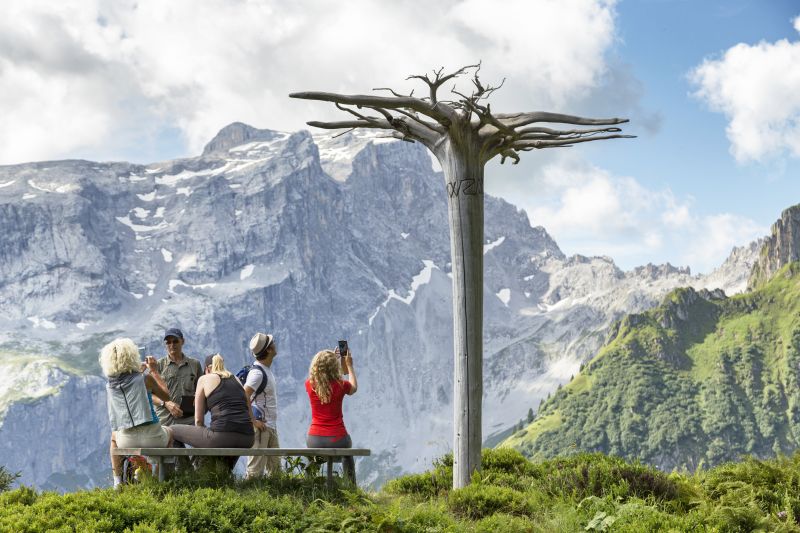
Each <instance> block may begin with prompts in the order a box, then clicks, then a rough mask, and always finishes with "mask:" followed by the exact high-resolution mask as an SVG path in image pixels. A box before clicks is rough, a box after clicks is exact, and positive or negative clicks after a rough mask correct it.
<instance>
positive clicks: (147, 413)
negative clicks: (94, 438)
mask: <svg viewBox="0 0 800 533" xmlns="http://www.w3.org/2000/svg"><path fill="white" fill-rule="evenodd" d="M100 367H101V368H102V370H103V374H104V375H105V376H106V378H107V379H108V382H107V383H106V394H107V403H108V419H109V421H110V422H111V430H112V431H111V450H110V452H111V469H112V470H113V472H114V487H117V486H118V485H119V484H120V483H121V482H122V457H120V456H117V455H114V454H113V453H114V450H115V449H116V448H117V447H118V446H119V447H120V448H138V447H154V448H158V447H164V446H169V445H170V443H171V441H172V439H171V437H170V433H169V430H168V429H167V428H165V427H162V426H161V424H160V423H159V421H158V416H156V411H155V409H154V408H153V394H155V395H156V396H158V397H159V398H161V399H162V400H169V389H168V388H167V384H166V383H164V380H163V379H162V378H161V375H160V374H159V373H158V361H156V359H155V357H149V356H148V357H146V358H145V364H144V365H143V364H142V362H141V360H140V359H139V348H138V347H137V346H136V344H134V342H133V341H132V340H130V339H115V340H113V341H111V342H110V343H108V344H106V345H105V346H104V347H103V349H102V350H100ZM143 370H144V372H143Z"/></svg>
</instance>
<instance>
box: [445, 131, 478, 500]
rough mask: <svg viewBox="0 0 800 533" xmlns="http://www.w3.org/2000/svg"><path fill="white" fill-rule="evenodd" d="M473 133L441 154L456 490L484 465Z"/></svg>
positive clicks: (459, 135)
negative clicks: (449, 290) (448, 258)
mask: <svg viewBox="0 0 800 533" xmlns="http://www.w3.org/2000/svg"><path fill="white" fill-rule="evenodd" d="M470 133H471V130H469V129H465V130H461V131H459V132H453V131H452V130H451V136H450V138H449V139H448V140H446V141H445V142H443V143H441V144H440V145H439V147H438V148H439V149H438V150H437V152H436V155H437V157H438V159H439V162H440V163H441V165H442V170H443V171H444V178H445V187H446V188H447V212H448V215H449V217H448V218H449V223H450V253H451V258H452V274H453V348H454V350H453V354H454V376H453V488H462V487H465V486H467V485H469V483H470V479H471V477H472V474H473V472H474V471H475V470H477V469H479V468H480V464H481V441H482V439H481V409H482V402H483V164H482V162H480V161H479V160H478V158H477V155H478V154H479V152H480V151H479V150H478V149H476V148H474V147H473V146H471V145H472V143H474V142H475V140H474V139H472V135H470ZM471 159H475V160H474V161H472V160H471Z"/></svg>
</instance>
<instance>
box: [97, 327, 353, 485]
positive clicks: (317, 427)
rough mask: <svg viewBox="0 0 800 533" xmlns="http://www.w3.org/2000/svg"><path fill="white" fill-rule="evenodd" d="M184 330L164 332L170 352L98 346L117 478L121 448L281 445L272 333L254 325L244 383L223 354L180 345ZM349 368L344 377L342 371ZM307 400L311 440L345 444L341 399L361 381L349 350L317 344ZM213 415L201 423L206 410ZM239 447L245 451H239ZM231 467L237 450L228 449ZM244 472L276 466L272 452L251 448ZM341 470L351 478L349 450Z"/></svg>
mask: <svg viewBox="0 0 800 533" xmlns="http://www.w3.org/2000/svg"><path fill="white" fill-rule="evenodd" d="M184 342H185V340H184V336H183V332H182V331H181V330H180V329H178V328H170V329H168V330H166V331H165V333H164V345H165V347H166V351H167V355H166V356H164V357H162V358H161V359H156V358H155V357H153V356H150V355H148V356H145V358H144V361H142V359H141V356H140V351H139V348H138V346H137V345H136V344H135V343H134V342H133V341H132V340H131V339H127V338H118V339H115V340H113V341H111V342H110V343H108V344H107V345H106V346H104V347H103V349H102V350H101V351H100V366H101V368H102V371H103V374H104V375H105V376H106V378H107V380H108V381H107V384H106V392H107V403H108V417H109V421H110V422H111V429H112V432H111V467H112V470H113V476H114V486H115V487H117V486H118V485H119V484H120V483H121V482H122V458H121V457H120V456H118V455H115V454H114V451H115V450H116V449H117V448H118V447H119V448H146V447H152V448H158V447H169V446H185V445H189V446H191V447H194V448H278V447H279V446H280V444H279V441H278V432H277V389H276V383H275V376H274V374H273V373H272V370H271V366H272V362H273V360H274V359H275V356H276V355H277V354H278V350H277V346H276V342H275V338H274V337H273V336H272V335H268V334H265V333H256V334H255V335H254V336H253V338H252V339H251V340H250V350H251V352H252V354H253V357H254V358H255V361H254V363H253V365H252V367H250V368H249V370H248V371H246V372H243V373H241V374H240V375H241V379H242V381H244V383H242V382H241V381H240V379H239V378H237V376H236V375H234V374H232V373H231V372H230V371H229V370H228V369H226V368H225V359H224V358H223V356H222V355H221V354H218V353H217V354H211V355H209V356H207V357H206V358H205V361H204V365H203V366H202V367H201V366H200V362H199V361H197V360H196V359H193V358H191V357H188V356H186V355H184V353H183V345H184ZM344 376H347V379H343V377H344ZM305 388H306V392H307V394H308V398H309V402H310V405H311V425H310V427H309V429H308V433H307V435H306V444H307V446H308V447H309V448H350V447H351V446H352V440H351V438H350V435H349V434H348V432H347V429H346V428H345V426H344V419H343V415H342V402H343V399H344V396H345V395H348V394H350V395H352V394H355V392H356V390H357V389H358V382H357V380H356V373H355V370H354V368H353V356H352V354H351V352H350V350H349V348H347V347H346V346H345V347H344V351H343V352H342V351H340V349H339V348H338V347H337V348H335V349H334V350H322V351H320V352H318V353H317V354H316V355H315V356H314V357H313V359H312V361H311V365H310V367H309V371H308V379H307V380H306V382H305ZM207 412H210V413H211V417H210V418H211V422H210V425H209V426H208V427H206V426H205V419H206V416H205V415H206V413H207ZM243 455H244V454H243ZM226 459H227V460H229V466H230V468H233V467H234V465H235V464H236V461H237V460H238V457H228V458H226ZM247 459H248V460H247V471H246V478H253V477H259V476H263V475H265V474H272V473H274V472H277V471H279V470H280V458H279V457H277V456H263V455H258V456H249V457H248V458H247ZM342 462H343V470H344V474H345V476H346V477H347V478H348V479H349V480H350V481H351V482H353V483H355V468H354V461H353V458H352V457H344V458H343V459H342Z"/></svg>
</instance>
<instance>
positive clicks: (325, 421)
mask: <svg viewBox="0 0 800 533" xmlns="http://www.w3.org/2000/svg"><path fill="white" fill-rule="evenodd" d="M351 388H353V386H352V385H351V384H350V382H349V381H343V380H339V381H334V382H333V383H331V401H330V402H328V403H326V404H323V403H322V402H321V401H320V399H319V396H317V393H316V392H314V389H313V388H312V387H311V382H309V381H308V380H306V392H307V393H308V399H309V400H310V401H311V427H310V428H308V434H309V435H317V436H320V437H344V436H345V435H347V429H345V427H344V419H343V418H342V400H343V399H344V395H345V394H347V393H348V392H350V389H351Z"/></svg>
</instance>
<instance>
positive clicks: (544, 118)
mask: <svg viewBox="0 0 800 533" xmlns="http://www.w3.org/2000/svg"><path fill="white" fill-rule="evenodd" d="M495 117H496V118H497V119H498V120H499V121H500V122H502V123H503V124H505V125H506V126H508V127H509V128H519V127H520V126H526V125H528V124H532V123H534V122H558V123H562V124H578V125H583V126H603V125H610V124H624V123H626V122H628V119H627V118H586V117H578V116H574V115H562V114H561V113H548V112H546V111H533V112H530V113H498V114H497V115H495Z"/></svg>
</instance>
